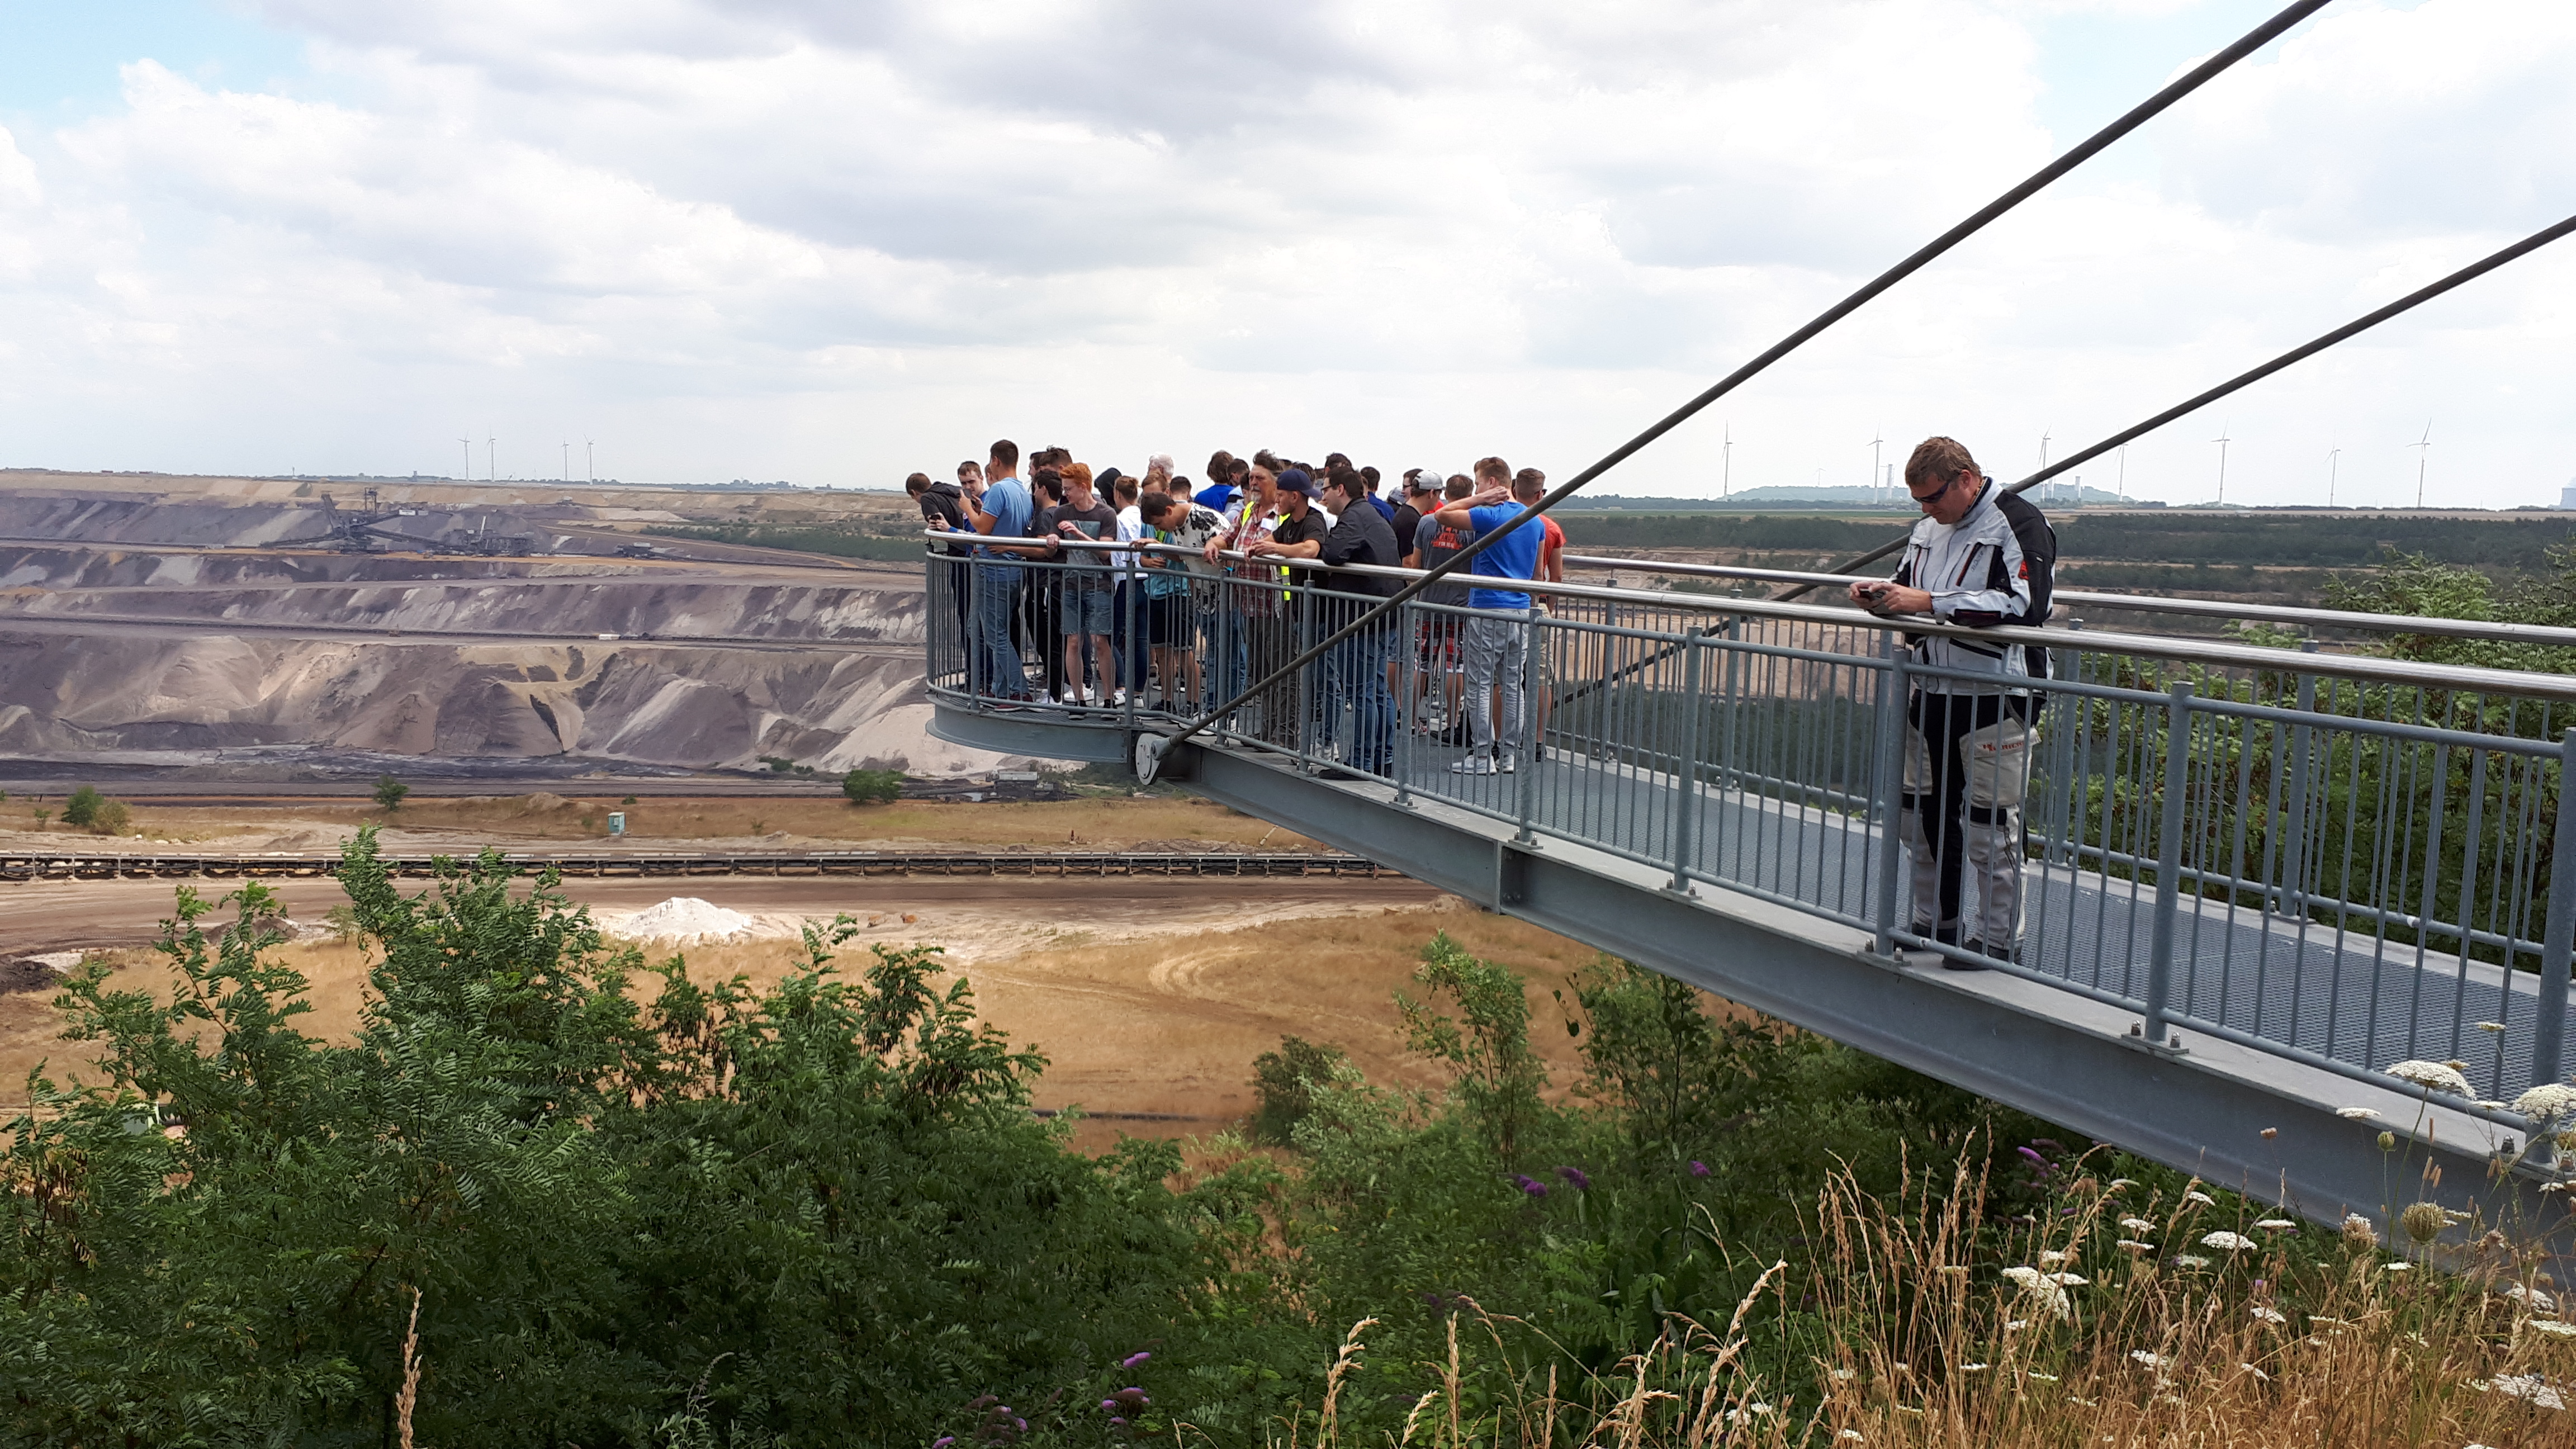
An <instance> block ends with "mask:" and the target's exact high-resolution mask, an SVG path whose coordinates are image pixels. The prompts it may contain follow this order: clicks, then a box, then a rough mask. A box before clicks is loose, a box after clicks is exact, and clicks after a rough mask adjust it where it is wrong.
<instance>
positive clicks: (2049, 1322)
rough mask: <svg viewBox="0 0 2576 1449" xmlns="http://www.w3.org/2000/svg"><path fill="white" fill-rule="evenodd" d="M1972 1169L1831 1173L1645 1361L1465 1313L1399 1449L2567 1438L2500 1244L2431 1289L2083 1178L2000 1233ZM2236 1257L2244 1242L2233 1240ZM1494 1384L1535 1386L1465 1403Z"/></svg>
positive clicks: (2349, 1250) (2568, 1406)
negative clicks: (1776, 1258)
mask: <svg viewBox="0 0 2576 1449" xmlns="http://www.w3.org/2000/svg"><path fill="white" fill-rule="evenodd" d="M1967 1161H1968V1159H1966V1158H1962V1160H1961V1164H1960V1165H1959V1166H1958V1167H1956V1168H1954V1169H1953V1170H1952V1171H1951V1172H1949V1173H1948V1174H1946V1175H1944V1176H1943V1177H1941V1178H1939V1179H1936V1178H1935V1176H1934V1175H1931V1174H1923V1173H1916V1172H1908V1173H1907V1174H1906V1175H1905V1178H1904V1181H1903V1183H1902V1184H1901V1186H1900V1187H1899V1188H1898V1190H1897V1191H1895V1192H1894V1193H1892V1194H1890V1195H1888V1196H1885V1197H1876V1196H1872V1195H1871V1194H1869V1193H1867V1192H1865V1191H1864V1190H1863V1189H1862V1188H1861V1186H1860V1184H1859V1182H1858V1181H1857V1180H1856V1178H1855V1177H1854V1176H1853V1175H1852V1174H1850V1173H1848V1172H1842V1173H1837V1174H1836V1175H1835V1176H1834V1177H1833V1179H1832V1180H1831V1181H1830V1182H1829V1183H1828V1185H1827V1186H1826V1188H1825V1190H1824V1191H1823V1192H1822V1193H1821V1194H1820V1195H1819V1198H1818V1201H1817V1203H1816V1207H1815V1212H1814V1220H1813V1225H1814V1232H1813V1234H1812V1236H1811V1238H1810V1242H1811V1243H1812V1244H1813V1247H1814V1255H1813V1257H1812V1258H1810V1259H1809V1260H1808V1261H1806V1262H1803V1263H1789V1262H1780V1263H1775V1264H1773V1265H1772V1266H1771V1267H1770V1268H1769V1269H1768V1270H1766V1271H1765V1272H1763V1273H1762V1275H1761V1276H1760V1278H1759V1279H1758V1280H1757V1281H1756V1282H1755V1283H1754V1285H1753V1287H1752V1288H1751V1290H1750V1291H1748V1292H1747V1293H1746V1294H1745V1296H1744V1299H1743V1301H1742V1303H1741V1304H1740V1305H1739V1306H1738V1307H1737V1309H1736V1312H1735V1314H1734V1317H1733V1318H1732V1319H1731V1320H1730V1321H1729V1322H1728V1324H1727V1325H1726V1328H1725V1331H1724V1332H1722V1333H1717V1332H1711V1331H1709V1330H1708V1329H1707V1328H1706V1327H1704V1326H1703V1325H1701V1324H1699V1323H1697V1322H1694V1321H1692V1320H1690V1319H1688V1318H1685V1317H1683V1316H1681V1315H1678V1314H1676V1315H1672V1316H1671V1317H1670V1319H1669V1320H1668V1322H1667V1325H1666V1328H1665V1331H1664V1332H1663V1333H1662V1334H1661V1335H1659V1336H1658V1337H1657V1338H1656V1340H1655V1341H1654V1342H1653V1343H1652V1344H1651V1345H1650V1346H1649V1347H1648V1348H1647V1349H1646V1350H1644V1351H1643V1352H1640V1353H1637V1354H1634V1355H1631V1356H1630V1357H1628V1358H1627V1359H1625V1360H1623V1361H1622V1362H1620V1363H1619V1364H1618V1365H1617V1366H1616V1367H1615V1369H1612V1370H1610V1371H1608V1372H1605V1373H1602V1374H1600V1375H1597V1376H1582V1377H1580V1378H1579V1380H1578V1381H1576V1382H1573V1383H1571V1384H1570V1385H1568V1386H1567V1387H1566V1389H1564V1390H1563V1391H1560V1382H1559V1377H1558V1375H1559V1371H1560V1369H1561V1368H1563V1367H1564V1361H1563V1359H1562V1357H1561V1356H1556V1357H1548V1356H1547V1351H1546V1349H1545V1348H1544V1347H1542V1348H1541V1349H1540V1350H1538V1351H1536V1352H1531V1351H1528V1350H1523V1351H1522V1352H1521V1354H1520V1356H1519V1358H1518V1359H1517V1361H1516V1360H1515V1354H1514V1351H1513V1350H1512V1349H1511V1348H1510V1347H1508V1345H1509V1344H1514V1343H1518V1344H1528V1343H1531V1342H1534V1341H1536V1342H1539V1343H1541V1344H1544V1336H1543V1335H1539V1334H1537V1333H1536V1332H1535V1331H1534V1330H1533V1329H1532V1326H1531V1325H1530V1324H1528V1323H1527V1322H1526V1321H1524V1320H1521V1319H1517V1318H1511V1317H1508V1316H1505V1315H1489V1314H1487V1313H1486V1311H1485V1310H1484V1309H1482V1308H1480V1307H1478V1306H1477V1305H1476V1304H1474V1303H1473V1302H1472V1301H1465V1300H1462V1301H1461V1302H1460V1304H1459V1308H1458V1311H1457V1312H1456V1313H1455V1314H1453V1315H1452V1317H1451V1319H1450V1322H1449V1334H1448V1352H1447V1354H1446V1356H1445V1357H1444V1358H1442V1359H1440V1360H1437V1361H1434V1362H1430V1363H1425V1364H1422V1365H1421V1366H1420V1367H1421V1373H1422V1379H1423V1380H1427V1381H1428V1387H1427V1391H1426V1392H1424V1393H1423V1394H1422V1395H1421V1397H1420V1398H1419V1399H1418V1400H1416V1401H1415V1402H1414V1403H1413V1405H1412V1406H1411V1412H1410V1413H1409V1414H1408V1416H1407V1418H1406V1420H1405V1422H1404V1426H1403V1428H1402V1430H1401V1433H1400V1437H1399V1438H1398V1442H1399V1443H1401V1444H1414V1443H1424V1444H1429V1445H1434V1446H1438V1449H1450V1446H1465V1445H1478V1444H1490V1445H1495V1446H1517V1449H1560V1446H1563V1449H1574V1446H1581V1449H1667V1446H1670V1449H1701V1446H1711V1449H1714V1446H1729V1449H1733V1446H1744V1449H1791V1446H1796V1449H1872V1446H1882V1449H2077V1446H2098V1445H2106V1444H2109V1445H2122V1446H2157V1449H2203V1446H2207V1449H2216V1446H2236V1445H2255V1444H2260V1445H2332V1446H2335V1449H2416V1446H2423V1445H2443V1446H2463V1445H2473V1444H2489V1445H2507V1444H2544V1443H2549V1444H2554V1443H2576V1324H2566V1325H2562V1323H2561V1321H2560V1319H2559V1317H2558V1305H2557V1301H2556V1299H2555V1296H2554V1294H2555V1287H2554V1285H2553V1284H2552V1283H2551V1282H2550V1280H2549V1278H2548V1275H2547V1274H2546V1273H2543V1272H2541V1271H2539V1260H2537V1259H2534V1258H2532V1257H2529V1256H2527V1255H2525V1254H2523V1253H2520V1252H2518V1251H2517V1250H2516V1249H2514V1248H2513V1247H2512V1246H2511V1245H2509V1244H2507V1243H2506V1242H2505V1240H2503V1239H2502V1238H2501V1237H2500V1236H2497V1235H2492V1234H2491V1235H2489V1237H2488V1238H2487V1239H2486V1240H2484V1241H2483V1242H2481V1243H2479V1244H2478V1245H2476V1246H2475V1247H2473V1248H2472V1249H2471V1250H2469V1253H2468V1254H2467V1255H2466V1256H2465V1257H2463V1258H2462V1259H2460V1260H2458V1261H2457V1262H2455V1264H2454V1271H2451V1272H2447V1273H2445V1272H2437V1271H2433V1270H2431V1269H2430V1268H2429V1267H2427V1266H2425V1265H2419V1264H2409V1263H2406V1262H2404V1261H2402V1260H2399V1261H2391V1260H2389V1259H2388V1258H2387V1257H2386V1256H2385V1255H2383V1254H2382V1253H2381V1252H2380V1250H2379V1248H2378V1245H2377V1242H2376V1240H2375V1239H2374V1238H2371V1237H2368V1236H2366V1235H2364V1234H2362V1233H2359V1232H2354V1233H2350V1234H2348V1235H2347V1236H2345V1237H2343V1238H2342V1239H2339V1240H2333V1241H2331V1242H2328V1241H2327V1240H2323V1239H2321V1238H2320V1237H2319V1236H2318V1235H2315V1234H2303V1233H2301V1232H2300V1231H2298V1230H2296V1229H2293V1228H2290V1227H2288V1226H2286V1225H2284V1224H2282V1223H2280V1221H2279V1220H2265V1221H2266V1223H2270V1224H2272V1225H2271V1226H2265V1225H2263V1224H2244V1223H2236V1222H2233V1221H2231V1220H2228V1219H2227V1218H2225V1217H2223V1216H2221V1209H2220V1208H2219V1207H2218V1206H2217V1204H2216V1203H2215V1202H2213V1201H2211V1200H2210V1199H2209V1195H2208V1194H2204V1193H2201V1192H2199V1191H2197V1186H2198V1185H2197V1184H2192V1185H2189V1186H2187V1187H2186V1188H2185V1189H2184V1190H2183V1192H2182V1193H2181V1194H2180V1195H2178V1197H2177V1198H2176V1200H2174V1201H2171V1202H2167V1201H2164V1200H2162V1198H2161V1196H2160V1195H2158V1194H2155V1193H2153V1192H2152V1191H2150V1190H2149V1189H2147V1188H2145V1187H2143V1186H2141V1185H2139V1184H2135V1183H2129V1182H2125V1181H2121V1180H2118V1179H2113V1180H2109V1181H2105V1180H2102V1179H2101V1178H2099V1177H2097V1176H2091V1175H2073V1174H2070V1176H2072V1178H2073V1180H2072V1181H2071V1182H2070V1184H2069V1185H2068V1186H2067V1187H2066V1188H2065V1189H2063V1190H2062V1192H2061V1194H2060V1195H2059V1198H2058V1201H2057V1202H2055V1203H2054V1204H2052V1209H2051V1211H2049V1212H2046V1213H2031V1214H2027V1215H2021V1216H2014V1217H1997V1216H1994V1215H1990V1214H1989V1212H1988V1210H1987V1207H1986V1203H1987V1195H1986V1192H1985V1188H1986V1184H1985V1182H1984V1181H1983V1180H1982V1177H1981V1176H1980V1175H1979V1174H1978V1173H1976V1172H1973V1171H1972V1170H1971V1169H1970V1168H1969V1167H1968V1166H1967ZM2142 1225H2143V1226H2142ZM2240 1239H2241V1240H2242V1241H2243V1242H2244V1243H2246V1244H2250V1246H2238V1247H2232V1248H2231V1247H2229V1246H2226V1245H2227V1244H2229V1243H2231V1242H2235V1241H2237V1240H2240ZM2213 1243H2215V1244H2217V1246H2213V1245H2212V1244H2213ZM1462 1318H1463V1319H1467V1320H1469V1322H1468V1323H1467V1324H1466V1325H1464V1326H1465V1327H1467V1328H1468V1329H1469V1330H1471V1331H1472V1329H1473V1328H1474V1327H1476V1326H1479V1325H1481V1326H1483V1327H1484V1328H1485V1329H1486V1330H1487V1332H1486V1334H1485V1335H1484V1337H1486V1338H1490V1339H1491V1341H1492V1343H1493V1345H1494V1349H1495V1351H1496V1353H1497V1354H1498V1355H1499V1356H1500V1361H1499V1362H1496V1363H1489V1364H1482V1365H1480V1364H1478V1363H1477V1362H1475V1361H1474V1360H1473V1357H1472V1356H1467V1355H1463V1354H1462V1350H1461V1341H1460V1329H1461V1326H1462V1325H1461V1323H1460V1321H1459V1320H1460V1319H1462ZM1374 1326H1375V1323H1374V1321H1373V1320H1370V1321H1363V1322H1362V1323H1361V1324H1359V1325H1357V1326H1355V1327H1354V1328H1353V1329H1352V1331H1351V1334H1350V1336H1349V1337H1348V1339H1346V1340H1345V1342H1344V1344H1343V1348H1342V1353H1341V1356H1340V1357H1339V1358H1338V1359H1337V1360H1336V1363H1335V1366H1334V1370H1333V1374H1332V1375H1331V1377H1330V1379H1329V1380H1328V1382H1329V1383H1330V1385H1331V1391H1330V1392H1328V1395H1327V1401H1326V1413H1325V1415H1324V1417H1323V1419H1322V1421H1321V1425H1320V1433H1319V1436H1318V1438H1317V1439H1316V1440H1315V1442H1314V1449H1340V1446H1341V1444H1342V1440H1341V1438H1340V1437H1339V1436H1340V1434H1341V1432H1342V1429H1341V1426H1340V1423H1339V1421H1338V1419H1337V1418H1336V1416H1335V1413H1334V1412H1333V1410H1334V1405H1335V1399H1336V1398H1337V1396H1338V1391H1339V1389H1340V1387H1341V1382H1342V1379H1343V1376H1344V1374H1345V1372H1346V1366H1347V1365H1350V1364H1352V1363H1353V1362H1354V1361H1355V1360H1356V1358H1357V1354H1358V1352H1359V1343H1360V1337H1361V1334H1362V1333H1363V1332H1364V1331H1365V1330H1366V1329H1368V1328H1371V1327H1374ZM1502 1329H1510V1330H1513V1331H1512V1332H1510V1333H1505V1332H1502V1331H1499V1330H1502ZM1794 1346H1809V1347H1812V1348H1813V1352H1811V1353H1809V1354H1807V1356H1806V1359H1805V1362H1804V1365H1803V1367H1801V1368H1796V1369H1792V1370H1789V1371H1787V1372H1783V1371H1781V1369H1780V1367H1779V1365H1781V1364H1782V1363H1784V1362H1788V1361H1789V1360H1788V1359H1786V1358H1784V1357H1783V1355H1782V1354H1781V1353H1780V1352H1779V1351H1778V1350H1780V1349H1781V1348H1783V1347H1794ZM1755 1350H1764V1351H1763V1352H1756V1351H1755ZM1542 1360H1543V1361H1542ZM1764 1363H1767V1364H1769V1365H1771V1369H1770V1373H1771V1375H1772V1377H1770V1378H1767V1379H1766V1377H1765V1373H1764V1369H1763V1368H1762V1366H1761V1365H1762V1364H1764ZM1495 1369H1499V1370H1501V1371H1502V1373H1503V1376H1504V1377H1505V1378H1507V1379H1508V1380H1509V1381H1510V1382H1512V1383H1513V1384H1514V1385H1516V1386H1526V1388H1527V1390H1528V1392H1527V1393H1526V1395H1523V1394H1518V1393H1506V1394H1502V1395H1499V1396H1497V1395H1495V1394H1493V1393H1492V1390H1491V1389H1490V1388H1489V1387H1480V1385H1490V1384H1491V1383H1492V1381H1493V1379H1494V1374H1493V1373H1492V1372H1490V1371H1491V1370H1495ZM1578 1373H1579V1371H1578ZM1542 1384H1543V1385H1544V1387H1541V1385H1542ZM1480 1396H1481V1397H1480ZM1489 1401H1490V1407H1487V1406H1486V1404H1487V1403H1488V1402H1489ZM1359 1442H1360V1440H1358V1439H1357V1438H1354V1439H1353V1440H1352V1441H1351V1443H1352V1444H1353V1445H1356V1444H1358V1443H1359Z"/></svg>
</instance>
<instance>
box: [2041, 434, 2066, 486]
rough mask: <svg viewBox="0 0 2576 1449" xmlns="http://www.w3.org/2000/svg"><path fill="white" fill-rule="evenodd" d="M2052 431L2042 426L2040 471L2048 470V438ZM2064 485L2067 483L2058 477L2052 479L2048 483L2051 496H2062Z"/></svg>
mask: <svg viewBox="0 0 2576 1449" xmlns="http://www.w3.org/2000/svg"><path fill="white" fill-rule="evenodd" d="M2052 431H2053V430H2052V429H2049V428H2042V429H2040V430H2039V471H2041V472H2042V473H2045V472H2047V471H2048V439H2049V434H2050V433H2051V432H2052ZM2064 487H2065V485H2064V484H2061V483H2059V482H2058V481H2057V480H2056V479H2054V478H2052V479H2050V480H2049V483H2048V493H2049V496H2050V497H2052V498H2054V497H2058V496H2060V494H2061V492H2062V490H2063V489H2064Z"/></svg>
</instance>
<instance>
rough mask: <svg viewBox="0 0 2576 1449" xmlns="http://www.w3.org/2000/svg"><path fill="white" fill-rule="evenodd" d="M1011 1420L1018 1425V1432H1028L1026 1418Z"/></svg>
mask: <svg viewBox="0 0 2576 1449" xmlns="http://www.w3.org/2000/svg"><path fill="white" fill-rule="evenodd" d="M1011 1422H1012V1423H1014V1424H1017V1425H1019V1426H1020V1432H1021V1433H1023V1434H1025V1433H1027V1432H1029V1421H1028V1420H1026V1419H1013V1420H1012V1421H1011Z"/></svg>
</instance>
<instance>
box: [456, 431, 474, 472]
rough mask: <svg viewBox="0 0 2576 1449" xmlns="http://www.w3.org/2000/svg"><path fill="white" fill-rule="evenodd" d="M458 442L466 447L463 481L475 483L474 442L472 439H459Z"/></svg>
mask: <svg viewBox="0 0 2576 1449" xmlns="http://www.w3.org/2000/svg"><path fill="white" fill-rule="evenodd" d="M456 441H458V442H460V443H463V444H464V445H465V478H464V480H463V481H465V482H467V483H471V482H473V481H474V440H473V439H472V438H459V439H457V440H456Z"/></svg>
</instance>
